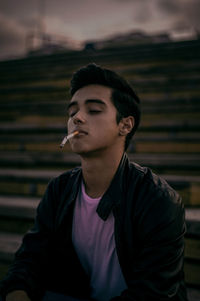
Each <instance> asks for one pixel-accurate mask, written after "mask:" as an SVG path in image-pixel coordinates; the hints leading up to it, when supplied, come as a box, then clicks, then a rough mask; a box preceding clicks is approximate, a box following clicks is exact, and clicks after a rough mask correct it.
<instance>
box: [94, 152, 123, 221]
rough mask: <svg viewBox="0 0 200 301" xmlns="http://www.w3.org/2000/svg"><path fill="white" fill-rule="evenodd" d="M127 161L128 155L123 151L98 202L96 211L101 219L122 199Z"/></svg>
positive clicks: (105, 217)
mask: <svg viewBox="0 0 200 301" xmlns="http://www.w3.org/2000/svg"><path fill="white" fill-rule="evenodd" d="M127 163H128V157H127V155H126V154H125V153H124V154H123V156H122V159H121V161H120V164H119V167H118V169H117V171H116V174H115V176H114V178H113V180H112V182H111V184H110V186H109V188H108V190H107V191H106V192H105V194H104V195H103V197H102V199H101V200H100V202H99V204H98V207H97V213H98V215H99V216H100V217H101V218H102V219H103V220H106V219H107V218H108V216H109V214H110V213H111V211H112V210H113V208H114V207H115V206H117V205H119V204H120V203H121V201H122V197H123V183H124V169H125V166H126V164H127Z"/></svg>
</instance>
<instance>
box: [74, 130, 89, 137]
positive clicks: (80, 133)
mask: <svg viewBox="0 0 200 301" xmlns="http://www.w3.org/2000/svg"><path fill="white" fill-rule="evenodd" d="M76 131H78V134H77V135H76V136H75V137H79V136H82V135H88V132H86V131H85V130H81V129H76Z"/></svg>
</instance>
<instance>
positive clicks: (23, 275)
mask: <svg viewBox="0 0 200 301" xmlns="http://www.w3.org/2000/svg"><path fill="white" fill-rule="evenodd" d="M71 95H72V98H71V101H70V103H69V105H68V114H69V120H68V132H69V133H70V134H71V133H74V132H75V131H77V132H78V134H77V135H75V136H74V137H73V138H71V139H70V145H71V148H72V151H73V152H75V153H77V154H79V155H80V158H81V167H80V168H75V169H73V170H72V171H69V172H66V173H64V174H62V175H61V176H59V177H58V178H55V179H53V180H52V181H51V182H50V184H49V185H48V188H47V191H46V193H45V195H44V197H43V200H42V201H41V203H40V205H39V207H38V210H37V216H36V221H35V226H34V228H33V229H32V230H31V231H30V232H28V233H27V234H26V235H25V237H24V240H23V243H22V246H21V247H20V249H19V250H18V252H17V254H16V258H15V262H14V263H13V265H12V266H11V268H10V271H9V273H8V275H7V277H6V278H5V279H4V280H3V281H2V283H1V293H2V296H3V297H4V298H6V301H13V300H14V301H17V300H20V301H25V300H34V301H36V300H37V301H38V300H42V298H43V296H44V295H45V292H47V291H52V292H54V293H60V294H63V295H65V296H68V297H69V298H70V297H72V298H78V299H85V300H89V299H94V300H98V301H107V300H111V299H112V300H127V301H128V300H133V301H147V300H148V301H149V300H154V301H156V300H168V301H175V300H176V301H178V300H181V301H183V300H187V298H186V292H185V286H184V279H183V256H184V241H183V240H184V239H183V236H184V233H185V221H184V208H183V205H182V203H181V200H180V197H179V196H178V194H177V193H176V192H175V191H174V190H173V189H172V188H171V187H170V186H169V185H168V184H167V183H166V182H165V181H164V180H162V179H161V178H159V177H158V176H156V175H155V174H153V173H152V172H151V170H149V169H148V168H144V167H140V166H139V165H137V164H135V163H131V162H129V160H128V157H127V155H126V153H125V150H126V149H127V147H128V144H129V141H130V139H131V137H132V136H133V134H134V132H135V131H136V129H137V127H138V125H139V121H140V109H139V102H140V101H139V98H138V97H137V96H136V94H135V93H134V91H133V90H132V88H131V87H130V85H129V84H128V83H127V82H126V81H125V80H124V79H122V78H121V77H120V76H118V75H117V74H116V73H114V72H112V71H110V70H107V69H103V68H101V67H99V66H96V65H95V64H90V65H88V66H86V67H83V68H81V69H80V70H79V71H77V72H76V73H75V74H74V76H73V78H72V81H71ZM6 296H7V297H6ZM45 298H46V299H45ZM45 298H44V300H47V295H46V297H45ZM51 300H52V299H51ZM54 300H59V299H58V296H57V297H56V298H55V299H54ZM66 300H69V299H66Z"/></svg>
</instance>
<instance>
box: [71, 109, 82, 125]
mask: <svg viewBox="0 0 200 301" xmlns="http://www.w3.org/2000/svg"><path fill="white" fill-rule="evenodd" d="M73 122H74V124H79V123H84V122H85V118H84V116H83V113H81V112H80V111H78V112H77V113H76V114H75V115H74V116H73Z"/></svg>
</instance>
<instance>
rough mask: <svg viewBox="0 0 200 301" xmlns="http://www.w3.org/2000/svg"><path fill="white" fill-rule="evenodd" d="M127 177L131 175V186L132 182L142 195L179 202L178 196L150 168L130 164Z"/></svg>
mask: <svg viewBox="0 0 200 301" xmlns="http://www.w3.org/2000/svg"><path fill="white" fill-rule="evenodd" d="M129 169H130V171H129V176H130V175H131V179H132V184H133V182H134V184H135V186H136V188H137V189H138V190H140V191H141V193H142V194H143V195H145V194H146V195H149V196H154V197H155V196H157V197H162V199H163V198H166V199H169V200H171V201H172V202H173V201H175V202H176V201H179V200H180V196H179V194H178V193H177V192H176V191H175V190H174V189H173V188H172V187H171V186H170V185H169V184H168V183H167V181H166V180H165V179H164V178H163V177H162V176H159V175H157V174H155V173H154V172H153V171H152V170H151V169H150V168H148V167H142V166H140V165H138V164H137V163H134V162H130V164H129Z"/></svg>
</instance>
